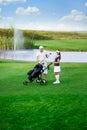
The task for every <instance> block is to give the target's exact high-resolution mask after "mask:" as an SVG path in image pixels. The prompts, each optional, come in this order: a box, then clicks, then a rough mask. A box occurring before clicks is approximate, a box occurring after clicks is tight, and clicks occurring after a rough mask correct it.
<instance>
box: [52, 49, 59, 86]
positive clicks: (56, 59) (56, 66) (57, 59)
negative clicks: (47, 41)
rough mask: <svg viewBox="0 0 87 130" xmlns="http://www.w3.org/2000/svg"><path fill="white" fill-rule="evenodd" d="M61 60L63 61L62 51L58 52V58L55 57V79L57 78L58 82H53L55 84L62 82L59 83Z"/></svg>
mask: <svg viewBox="0 0 87 130" xmlns="http://www.w3.org/2000/svg"><path fill="white" fill-rule="evenodd" d="M60 60H61V53H60V51H58V50H57V51H56V57H55V60H54V75H55V78H56V81H55V82H53V84H59V83H60V81H59V73H60V71H61V70H60Z"/></svg>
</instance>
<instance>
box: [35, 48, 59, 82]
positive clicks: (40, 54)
mask: <svg viewBox="0 0 87 130" xmlns="http://www.w3.org/2000/svg"><path fill="white" fill-rule="evenodd" d="M48 57H49V55H48V54H46V53H45V51H44V48H43V46H40V47H39V51H38V52H37V54H36V60H37V61H38V62H39V63H40V64H42V65H43V68H45V67H47V62H46V58H48ZM60 60H61V53H60V51H58V50H57V51H56V56H55V59H54V62H53V63H54V75H55V78H56V81H55V82H53V84H59V83H60V80H59V72H60V71H61V70H60ZM43 74H44V79H45V80H46V75H47V69H46V70H45V71H44V72H43Z"/></svg>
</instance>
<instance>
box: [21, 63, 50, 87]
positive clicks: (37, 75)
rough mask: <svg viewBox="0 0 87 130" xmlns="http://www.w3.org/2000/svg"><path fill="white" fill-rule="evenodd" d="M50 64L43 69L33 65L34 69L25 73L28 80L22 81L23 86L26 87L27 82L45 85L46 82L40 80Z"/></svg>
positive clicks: (41, 66) (39, 65) (40, 66)
mask: <svg viewBox="0 0 87 130" xmlns="http://www.w3.org/2000/svg"><path fill="white" fill-rule="evenodd" d="M51 64H52V62H51V63H49V64H48V66H47V67H45V68H43V65H42V64H40V63H38V64H37V65H35V67H34V69H32V70H30V71H29V72H28V73H27V76H28V80H26V81H24V82H23V84H24V85H27V84H28V83H29V82H30V83H32V82H33V81H34V80H36V82H37V83H39V84H41V85H45V84H46V80H44V79H42V77H41V75H42V73H43V72H44V71H45V70H46V69H49V67H50V65H51Z"/></svg>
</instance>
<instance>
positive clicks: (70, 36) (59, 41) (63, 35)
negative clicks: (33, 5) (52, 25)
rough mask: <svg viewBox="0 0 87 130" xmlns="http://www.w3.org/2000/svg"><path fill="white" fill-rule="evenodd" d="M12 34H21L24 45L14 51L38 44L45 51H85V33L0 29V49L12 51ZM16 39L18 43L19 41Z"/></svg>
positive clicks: (86, 43) (86, 34)
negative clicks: (45, 49)
mask: <svg viewBox="0 0 87 130" xmlns="http://www.w3.org/2000/svg"><path fill="white" fill-rule="evenodd" d="M14 32H15V34H16V33H18V34H19V32H21V33H22V34H23V40H24V45H21V44H22V43H20V45H19V46H18V47H17V48H16V49H31V48H35V47H37V46H38V45H40V44H43V45H44V46H46V48H47V49H52V50H55V49H57V48H59V49H60V50H66V51H67V50H68V51H70V50H75V51H87V32H52V31H33V30H21V31H19V30H15V31H14V29H0V49H1V50H13V49H14ZM20 40H21V39H20V37H19V39H18V41H17V42H18V43H19V41H20Z"/></svg>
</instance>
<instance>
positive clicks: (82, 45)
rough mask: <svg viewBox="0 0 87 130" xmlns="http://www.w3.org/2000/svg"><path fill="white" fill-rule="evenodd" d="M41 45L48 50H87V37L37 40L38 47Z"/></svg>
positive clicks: (36, 45)
mask: <svg viewBox="0 0 87 130" xmlns="http://www.w3.org/2000/svg"><path fill="white" fill-rule="evenodd" d="M40 45H43V46H44V47H45V49H48V50H57V49H59V50H62V51H87V40H86V39H71V40H70V39H68V40H66V39H65V40H38V41H36V42H35V47H36V48H38V47H39V46H40Z"/></svg>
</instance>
